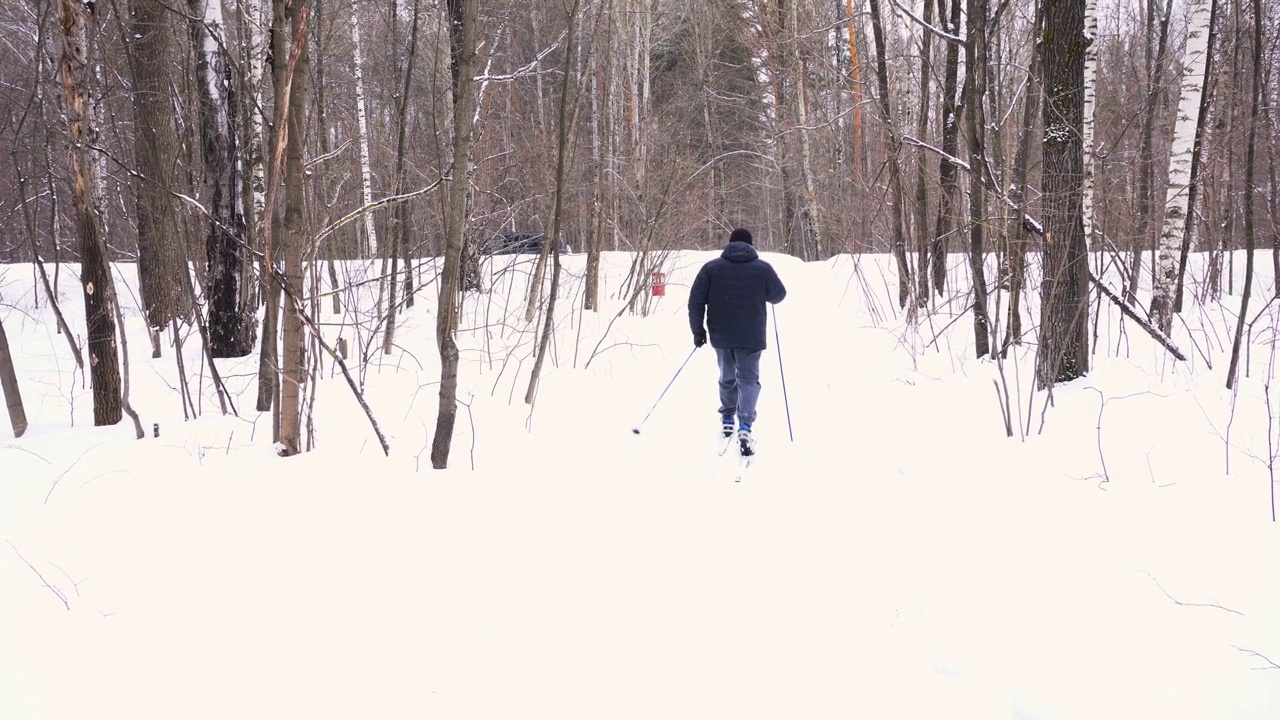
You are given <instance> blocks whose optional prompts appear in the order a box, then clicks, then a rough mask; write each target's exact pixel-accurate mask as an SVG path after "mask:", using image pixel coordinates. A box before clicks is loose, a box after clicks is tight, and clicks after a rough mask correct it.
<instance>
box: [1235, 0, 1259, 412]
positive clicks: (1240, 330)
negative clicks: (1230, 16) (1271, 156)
mask: <svg viewBox="0 0 1280 720" xmlns="http://www.w3.org/2000/svg"><path fill="white" fill-rule="evenodd" d="M1262 27H1263V26H1262V0H1253V89H1252V92H1251V101H1250V108H1249V139H1248V140H1247V141H1246V145H1245V161H1244V251H1245V256H1244V257H1245V261H1244V287H1243V288H1241V290H1240V295H1241V296H1240V312H1239V314H1238V316H1237V318H1236V333H1235V339H1233V340H1232V342H1231V365H1230V366H1229V368H1228V370H1227V389H1228V390H1230V389H1231V388H1233V387H1235V383H1236V378H1237V377H1238V375H1239V372H1240V346H1241V343H1242V342H1243V339H1244V327H1245V324H1246V321H1247V319H1248V318H1247V317H1246V315H1248V313H1249V296H1250V295H1252V294H1253V255H1254V249H1255V248H1256V247H1257V232H1258V228H1257V214H1258V212H1257V208H1256V207H1255V206H1254V202H1253V198H1254V194H1255V193H1254V187H1253V181H1254V178H1255V177H1257V168H1258V125H1260V124H1261V122H1260V121H1261V118H1262V94H1263V93H1262V58H1263V53H1262V44H1263V42H1265V36H1264V35H1263V32H1262ZM1246 371H1247V370H1246Z"/></svg>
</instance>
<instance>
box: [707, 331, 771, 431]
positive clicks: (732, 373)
mask: <svg viewBox="0 0 1280 720" xmlns="http://www.w3.org/2000/svg"><path fill="white" fill-rule="evenodd" d="M715 350H716V361H717V362H719V363H720V417H722V418H727V417H733V416H734V415H735V414H736V415H737V416H738V422H739V423H740V424H741V425H747V426H751V425H754V424H755V421H756V402H758V401H759V400H760V355H761V354H762V353H763V352H764V351H763V350H741V349H734V348H716V349H715Z"/></svg>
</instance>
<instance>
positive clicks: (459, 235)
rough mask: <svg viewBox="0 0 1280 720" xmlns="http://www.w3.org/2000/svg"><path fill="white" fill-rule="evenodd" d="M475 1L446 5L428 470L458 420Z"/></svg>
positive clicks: (441, 458)
mask: <svg viewBox="0 0 1280 720" xmlns="http://www.w3.org/2000/svg"><path fill="white" fill-rule="evenodd" d="M478 1H479V0H448V8H447V11H448V13H449V68H450V81H451V82H450V87H451V95H452V99H453V161H452V163H451V164H450V170H449V174H450V177H451V181H450V183H449V205H448V212H447V213H446V216H445V230H446V240H445V248H444V259H443V267H442V268H441V270H440V299H439V305H438V308H437V311H436V344H437V346H438V347H439V350H440V406H439V409H438V412H437V416H436V430H435V436H434V438H433V439H432V442H431V467H433V468H435V469H436V470H443V469H444V468H446V467H448V465H449V449H450V446H451V445H452V443H453V426H454V423H455V422H456V420H457V416H458V342H457V338H455V337H454V335H455V334H456V332H457V329H458V299H459V294H460V290H459V288H460V285H461V282H460V281H461V274H462V267H461V266H462V246H463V242H464V238H463V234H464V232H465V230H466V224H467V218H466V207H467V186H466V183H465V181H464V178H466V176H467V170H468V167H469V165H470V162H471V139H472V138H471V134H472V128H473V126H474V123H475V116H474V114H475V102H476V100H475V92H474V91H473V90H472V89H471V83H472V80H473V79H474V78H475V74H476V36H477V30H476V22H477V18H476V15H477V9H478Z"/></svg>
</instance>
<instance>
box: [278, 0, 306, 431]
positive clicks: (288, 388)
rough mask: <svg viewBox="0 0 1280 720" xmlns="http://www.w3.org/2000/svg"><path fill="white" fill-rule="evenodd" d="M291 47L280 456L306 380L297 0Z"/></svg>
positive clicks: (302, 39)
mask: <svg viewBox="0 0 1280 720" xmlns="http://www.w3.org/2000/svg"><path fill="white" fill-rule="evenodd" d="M289 12H290V14H291V16H292V21H293V23H292V24H293V27H292V29H293V34H294V44H295V47H294V48H291V50H290V52H291V55H292V57H291V58H290V61H291V62H293V63H296V64H295V65H294V67H293V69H292V70H291V71H290V73H289V77H290V79H289V83H288V86H289V92H288V105H289V118H288V122H287V126H288V133H289V136H288V138H287V139H286V144H285V177H284V219H283V222H282V224H281V233H280V240H281V243H280V244H281V248H280V250H281V253H280V254H281V261H282V265H283V268H282V272H281V275H282V276H283V277H282V282H283V283H284V285H285V287H286V288H287V291H286V295H287V297H288V301H287V302H285V303H284V307H283V308H282V309H281V316H282V317H281V320H282V322H281V325H282V326H283V327H282V332H281V342H280V405H279V410H278V412H279V416H280V423H279V424H280V435H279V437H277V438H276V442H278V443H279V445H280V447H281V453H282V454H283V455H296V454H297V453H299V452H301V451H302V386H303V385H304V384H305V383H306V382H307V357H306V355H307V352H306V340H305V337H304V330H303V321H302V312H303V311H304V310H305V308H304V307H303V305H302V298H303V278H304V277H305V273H304V271H303V262H304V261H303V254H304V253H303V244H304V243H305V238H304V236H303V232H304V229H305V228H304V222H305V221H304V218H303V209H304V208H303V204H304V202H305V200H306V196H305V187H304V182H305V180H306V178H305V175H304V168H303V150H304V148H305V147H306V138H307V136H306V127H307V124H306V120H307V117H306V110H307V91H308V85H309V81H310V71H309V67H308V66H309V64H310V59H309V53H308V52H307V49H308V43H307V19H308V8H307V6H306V5H305V0H303V2H297V1H296V0H295V3H294V4H292V5H291V6H290V8H289Z"/></svg>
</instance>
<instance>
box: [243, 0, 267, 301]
mask: <svg viewBox="0 0 1280 720" xmlns="http://www.w3.org/2000/svg"><path fill="white" fill-rule="evenodd" d="M244 8H245V15H246V17H245V18H244V20H245V22H244V27H245V32H246V35H247V42H246V45H247V46H248V56H249V57H248V66H249V93H250V95H251V97H250V98H248V100H247V102H248V107H249V128H248V138H247V139H246V144H247V145H248V147H247V148H246V151H247V152H246V155H247V156H248V160H249V205H250V209H251V212H250V214H249V215H250V217H249V237H250V243H251V244H252V245H254V246H255V247H256V246H257V244H258V243H259V242H261V240H262V228H263V222H264V221H265V219H266V218H265V215H266V208H267V161H266V154H265V153H264V152H263V144H264V142H265V138H266V126H265V124H264V121H263V117H262V112H261V110H260V108H262V107H263V105H262V87H263V73H264V71H265V62H266V57H267V5H266V2H264V0H244ZM241 291H242V293H247V292H248V291H249V283H245V284H244V286H243V287H242V288H241ZM244 300H245V298H242V302H243V301H244Z"/></svg>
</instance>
